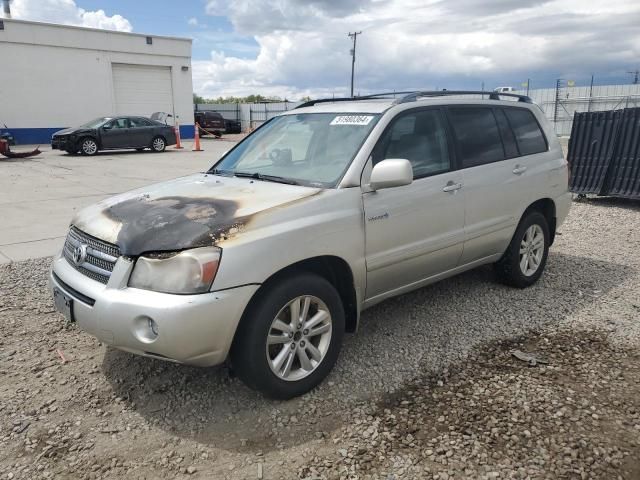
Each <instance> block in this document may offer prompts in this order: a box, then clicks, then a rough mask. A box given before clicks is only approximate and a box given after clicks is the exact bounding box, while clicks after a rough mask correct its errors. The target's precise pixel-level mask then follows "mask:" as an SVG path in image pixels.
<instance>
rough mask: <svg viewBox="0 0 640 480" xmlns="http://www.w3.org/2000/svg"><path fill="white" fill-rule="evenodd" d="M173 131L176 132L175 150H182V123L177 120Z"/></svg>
mask: <svg viewBox="0 0 640 480" xmlns="http://www.w3.org/2000/svg"><path fill="white" fill-rule="evenodd" d="M173 130H174V131H175V132H176V146H175V147H173V148H182V145H181V144H180V123H179V122H178V119H177V118H176V124H175V125H174V127H173Z"/></svg>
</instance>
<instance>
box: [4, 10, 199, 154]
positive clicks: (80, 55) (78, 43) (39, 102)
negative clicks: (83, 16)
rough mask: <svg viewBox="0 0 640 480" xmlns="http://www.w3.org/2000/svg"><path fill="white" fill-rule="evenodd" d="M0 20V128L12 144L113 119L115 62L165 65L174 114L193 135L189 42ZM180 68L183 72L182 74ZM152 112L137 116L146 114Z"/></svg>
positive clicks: (38, 140)
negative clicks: (11, 136)
mask: <svg viewBox="0 0 640 480" xmlns="http://www.w3.org/2000/svg"><path fill="white" fill-rule="evenodd" d="M152 38H153V43H152V45H147V43H146V35H138V34H127V33H121V32H110V31H104V30H94V29H87V28H78V27H69V26H61V25H50V24H43V23H36V22H25V21H19V20H4V30H0V62H1V65H0V127H2V126H3V124H6V125H7V126H8V127H9V128H8V130H9V131H10V132H11V133H13V134H14V136H15V137H16V140H17V142H18V143H22V144H25V143H48V142H49V141H50V138H51V134H52V133H53V132H55V131H56V130H60V129H62V128H66V127H70V126H77V125H80V124H82V123H85V122H87V121H89V120H91V119H92V118H95V117H100V116H108V115H113V114H115V113H116V112H115V95H114V91H113V75H112V70H111V68H112V64H113V63H125V64H134V65H161V66H168V67H170V68H171V80H172V89H173V97H174V101H173V109H174V111H173V112H168V113H172V114H173V115H177V116H178V118H179V119H180V124H181V129H180V130H181V134H182V136H183V137H186V138H190V137H193V103H192V102H193V97H192V92H193V87H192V81H191V40H190V39H176V38H168V37H156V36H152ZM183 67H187V68H188V69H187V70H186V71H183ZM151 113H152V112H139V113H138V114H140V115H150V114H151Z"/></svg>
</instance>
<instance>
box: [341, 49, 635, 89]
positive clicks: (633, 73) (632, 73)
mask: <svg viewBox="0 0 640 480" xmlns="http://www.w3.org/2000/svg"><path fill="white" fill-rule="evenodd" d="M354 45H355V42H354ZM627 73H630V74H631V75H633V84H634V85H637V84H638V83H640V70H634V71H633V72H627Z"/></svg>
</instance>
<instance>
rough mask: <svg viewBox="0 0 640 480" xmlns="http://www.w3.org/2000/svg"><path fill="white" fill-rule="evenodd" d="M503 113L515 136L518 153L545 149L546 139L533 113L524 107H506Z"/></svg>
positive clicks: (537, 151)
mask: <svg viewBox="0 0 640 480" xmlns="http://www.w3.org/2000/svg"><path fill="white" fill-rule="evenodd" d="M504 113H505V115H506V116H507V119H508V120H509V124H510V125H511V128H512V130H513V133H514V134H515V136H516V142H517V143H518V149H519V150H520V155H532V154H534V153H540V152H546V151H547V141H546V140H545V138H544V134H543V133H542V130H540V126H539V125H538V122H537V121H536V119H535V117H534V116H533V113H531V112H530V111H529V110H526V109H524V108H506V109H505V110H504Z"/></svg>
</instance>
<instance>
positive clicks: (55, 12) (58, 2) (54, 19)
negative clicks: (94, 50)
mask: <svg viewBox="0 0 640 480" xmlns="http://www.w3.org/2000/svg"><path fill="white" fill-rule="evenodd" d="M11 16H12V17H13V18H17V19H22V20H35V21H39V22H48V23H62V24H65V25H77V26H82V27H91V28H102V29H105V30H118V31H121V32H130V31H132V30H133V27H132V26H131V23H130V22H129V20H127V19H126V18H124V17H123V16H122V15H111V16H109V15H107V14H106V13H105V11H104V10H95V11H87V10H85V9H83V8H80V7H78V5H77V4H76V2H75V1H74V0H12V2H11Z"/></svg>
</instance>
